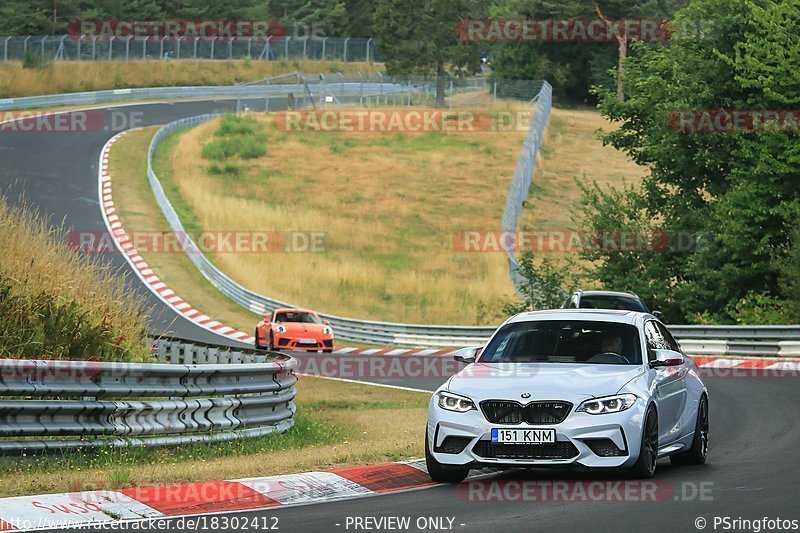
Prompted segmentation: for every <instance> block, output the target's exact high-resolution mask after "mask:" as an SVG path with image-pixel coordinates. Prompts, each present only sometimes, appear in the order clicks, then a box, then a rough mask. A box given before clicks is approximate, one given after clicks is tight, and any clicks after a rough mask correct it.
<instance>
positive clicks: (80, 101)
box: [0, 78, 414, 111]
mask: <svg viewBox="0 0 800 533" xmlns="http://www.w3.org/2000/svg"><path fill="white" fill-rule="evenodd" d="M309 86H311V87H312V88H313V89H314V92H316V93H319V92H321V91H320V88H321V87H328V88H330V89H331V90H336V92H338V93H339V94H352V95H359V94H360V95H363V96H367V95H372V96H377V95H380V96H383V97H386V96H392V95H398V94H407V93H408V92H409V90H410V89H414V87H413V86H411V85H403V84H400V83H394V82H391V81H387V82H380V81H378V82H376V81H346V82H345V81H340V82H336V81H334V80H331V81H327V80H325V79H324V78H322V79H319V78H318V79H316V80H315V79H311V80H309V82H308V83H307V84H306V83H295V84H278V85H224V86H197V87H150V88H145V89H114V90H108V91H92V92H82V93H66V94H51V95H45V96H25V97H20V98H4V99H0V111H5V110H11V109H32V108H38V107H56V106H84V105H94V104H103V103H111V102H130V101H141V100H177V99H215V98H220V99H222V98H227V99H234V98H240V99H241V98H267V97H271V96H283V95H286V94H287V93H294V94H298V95H300V94H303V92H304V91H306V89H307V87H309Z"/></svg>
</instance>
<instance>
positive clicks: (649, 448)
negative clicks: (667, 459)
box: [630, 407, 658, 479]
mask: <svg viewBox="0 0 800 533" xmlns="http://www.w3.org/2000/svg"><path fill="white" fill-rule="evenodd" d="M657 462H658V414H657V413H656V410H655V409H654V408H652V407H649V408H648V409H647V415H646V416H645V422H644V429H643V431H642V446H641V447H640V449H639V458H638V459H637V460H636V463H635V464H634V465H633V466H632V467H631V469H630V474H631V475H632V476H633V477H635V478H638V479H648V478H651V477H653V476H654V475H655V473H656V463H657Z"/></svg>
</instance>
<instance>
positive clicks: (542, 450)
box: [472, 440, 579, 459]
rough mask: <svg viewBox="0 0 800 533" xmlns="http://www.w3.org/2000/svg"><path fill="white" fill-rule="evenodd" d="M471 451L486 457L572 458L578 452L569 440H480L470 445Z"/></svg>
mask: <svg viewBox="0 0 800 533" xmlns="http://www.w3.org/2000/svg"><path fill="white" fill-rule="evenodd" d="M472 451H473V452H475V455H478V456H480V457H485V458H487V459H572V458H573V457H575V456H577V455H578V453H579V452H578V449H577V448H576V447H575V445H574V444H572V443H571V442H569V441H558V442H555V443H553V444H495V443H493V442H492V441H489V440H480V441H478V442H477V443H476V444H475V446H473V447H472Z"/></svg>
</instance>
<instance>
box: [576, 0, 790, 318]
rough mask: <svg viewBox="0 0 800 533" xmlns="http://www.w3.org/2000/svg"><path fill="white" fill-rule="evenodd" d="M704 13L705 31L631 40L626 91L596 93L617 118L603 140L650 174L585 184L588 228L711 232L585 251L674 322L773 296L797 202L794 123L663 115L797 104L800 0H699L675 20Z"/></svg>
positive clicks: (609, 276)
mask: <svg viewBox="0 0 800 533" xmlns="http://www.w3.org/2000/svg"><path fill="white" fill-rule="evenodd" d="M698 21H699V22H701V23H703V24H707V25H709V26H710V27H709V28H706V31H704V32H703V34H702V36H700V38H694V39H688V38H683V39H673V40H671V41H670V42H668V43H666V44H665V45H664V46H659V47H649V46H643V45H635V46H634V50H635V53H634V54H633V55H632V56H631V57H629V58H628V63H627V69H626V73H625V76H626V101H624V102H621V101H619V100H618V98H617V97H616V94H615V92H614V91H610V90H606V91H602V92H600V109H601V111H602V112H603V113H604V114H605V115H606V116H607V117H608V118H609V119H611V120H613V121H618V122H619V123H620V124H621V126H620V128H619V129H617V130H615V131H612V132H608V133H606V134H605V135H604V137H603V138H604V141H605V142H607V143H610V144H612V145H613V146H615V147H616V148H618V149H621V150H623V151H625V152H626V153H627V154H628V155H629V156H630V157H631V158H632V159H633V160H634V161H636V162H637V163H639V164H641V165H645V166H648V167H649V168H650V173H649V175H648V176H646V177H645V179H644V181H643V184H642V186H641V188H639V189H636V190H627V191H625V192H619V191H597V190H596V189H594V190H590V192H589V193H588V194H585V201H586V210H585V214H584V215H583V216H582V217H581V218H582V223H584V224H586V226H588V227H590V228H593V229H610V228H619V227H622V228H625V227H628V226H629V225H632V226H636V227H638V226H641V225H644V226H645V227H647V228H648V229H655V230H657V231H663V232H665V233H666V234H668V235H677V234H686V233H687V232H695V231H699V232H701V233H702V234H704V235H713V239H712V240H711V242H710V243H706V244H707V245H704V246H700V247H697V248H695V249H691V250H676V249H674V248H673V249H670V250H668V251H666V252H664V253H660V254H654V253H650V252H648V251H642V252H639V253H632V254H627V255H626V254H615V253H611V252H603V251H600V252H597V253H594V255H592V256H591V257H588V258H589V259H592V260H593V261H595V264H596V265H597V267H596V270H595V275H596V276H597V278H598V279H599V280H600V281H602V282H603V283H604V284H608V285H618V284H620V283H623V282H624V281H625V280H626V279H627V280H630V281H629V283H633V284H636V285H640V286H642V287H650V288H651V289H652V290H653V294H654V296H655V305H656V306H658V307H659V308H661V309H664V310H665V311H668V314H667V318H668V320H670V321H677V320H682V319H687V318H690V317H692V316H695V315H697V314H702V313H711V314H712V315H713V316H715V317H716V319H718V320H731V319H732V318H733V317H732V315H731V311H730V310H731V309H732V307H731V304H735V303H736V302H739V301H740V300H742V298H744V297H745V296H746V295H747V294H749V293H755V294H765V295H768V296H772V297H775V296H777V295H778V293H779V283H778V278H779V271H778V267H777V260H778V258H779V257H780V256H781V254H782V253H783V250H785V247H786V245H787V242H788V234H789V228H790V227H791V223H792V222H793V220H794V219H795V216H796V213H797V209H796V205H797V201H798V190H799V189H798V187H797V182H798V178H800V176H798V174H799V173H800V172H799V171H798V169H799V168H800V165H799V163H800V143H798V142H797V135H796V134H794V133H791V132H789V133H787V132H786V131H774V130H773V131H769V130H759V131H739V132H731V133H702V132H696V133H685V132H680V131H675V130H674V129H673V128H670V127H669V126H668V125H669V124H670V120H671V118H672V117H674V114H675V113H676V112H679V111H681V110H716V109H720V108H723V109H751V110H752V109H763V110H791V109H796V108H797V105H798V103H800V83H798V81H800V79H799V78H798V75H797V72H796V69H793V68H792V67H791V65H793V64H796V61H797V60H798V58H800V55H798V54H800V34H799V33H798V30H800V0H788V1H786V2H778V1H774V0H758V1H745V2H731V1H729V0H696V1H695V2H693V3H692V4H690V5H689V6H688V7H687V8H685V9H683V10H681V11H680V12H679V13H678V15H677V16H676V17H675V24H676V25H677V26H689V25H690V24H697V23H698ZM637 292H639V291H637Z"/></svg>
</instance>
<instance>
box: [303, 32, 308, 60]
mask: <svg viewBox="0 0 800 533" xmlns="http://www.w3.org/2000/svg"><path fill="white" fill-rule="evenodd" d="M303 59H308V37H303Z"/></svg>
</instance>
